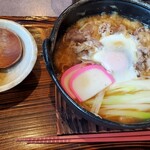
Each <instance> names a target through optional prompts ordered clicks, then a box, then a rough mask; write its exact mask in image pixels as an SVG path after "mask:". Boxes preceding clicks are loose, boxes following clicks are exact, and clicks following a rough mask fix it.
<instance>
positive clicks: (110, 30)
mask: <svg viewBox="0 0 150 150" xmlns="http://www.w3.org/2000/svg"><path fill="white" fill-rule="evenodd" d="M117 36H118V37H121V38H123V39H125V38H129V37H131V39H133V40H134V41H135V45H136V50H137V51H136V52H134V53H133V52H132V49H131V50H130V49H129V50H128V51H129V52H128V51H127V52H125V53H126V54H127V55H129V54H131V55H132V54H133V55H134V56H136V58H137V59H135V60H133V62H136V63H135V64H134V65H133V69H134V70H135V71H136V73H137V79H138V80H147V81H149V77H150V30H149V28H148V27H147V26H144V25H143V24H142V23H140V22H138V21H137V20H130V19H127V18H124V17H122V16H119V15H118V14H117V13H114V14H111V15H108V14H105V13H103V14H102V15H96V16H91V17H86V18H83V19H80V20H79V21H77V22H76V23H75V24H74V25H72V26H71V27H70V28H68V30H67V31H66V33H65V34H64V36H63V38H62V39H61V40H60V42H59V43H57V46H56V50H55V54H54V64H55V68H56V70H57V73H58V74H59V75H60V77H61V76H62V74H63V73H64V72H65V71H66V70H67V69H68V68H70V67H72V66H74V65H76V64H79V63H87V62H92V63H95V64H100V65H102V64H103V63H101V62H97V61H93V58H92V57H93V54H95V51H96V50H97V49H98V50H97V51H99V49H101V47H102V48H103V47H104V45H103V44H102V43H101V42H100V40H101V39H105V38H106V37H111V38H112V37H113V38H117ZM124 37H125V38H124ZM118 39H119V38H118ZM127 43H128V41H127ZM108 44H109V43H108ZM108 44H106V45H108ZM115 45H117V46H120V42H116V43H115ZM127 46H128V44H127ZM131 48H132V46H131ZM133 50H134V49H133ZM129 60H131V58H130V59H129ZM131 61H132V60H131ZM106 70H107V68H106ZM119 78H120V77H119ZM149 89H150V88H149ZM107 90H108V92H107ZM142 91H144V89H143V90H142ZM149 92H150V91H149ZM110 93H111V92H109V88H108V89H106V93H105V95H104V100H103V101H106V100H105V99H107V97H108V98H109V97H111V96H112V95H114V96H115V95H124V91H119V92H118V93H117V92H116V93H115V94H114V93H113V92H112V93H111V94H110ZM125 93H126V92H125ZM127 94H130V95H132V94H135V91H134V92H133V91H128V92H127ZM93 99H94V97H92V98H91V99H89V100H87V101H84V102H79V101H78V100H77V99H74V100H75V101H77V103H79V104H80V105H81V106H82V107H84V108H86V109H87V110H88V111H91V109H92V105H93V103H94V102H93ZM146 104H147V105H145V104H144V105H143V108H147V107H149V109H143V110H139V109H137V108H135V109H134V108H127V110H128V111H130V112H132V111H133V114H135V116H131V117H130V116H128V115H127V114H121V115H119V114H118V115H110V114H109V113H104V111H103V108H105V107H106V105H105V103H102V106H101V108H100V109H99V111H98V112H97V114H96V115H99V116H100V117H102V118H105V119H108V120H112V121H115V122H121V123H137V122H141V121H144V120H149V118H150V101H148V102H147V103H146ZM107 106H108V105H107ZM112 110H114V109H112ZM124 110H126V108H123V109H122V112H124ZM107 111H108V112H109V110H107ZM107 111H106V110H105V112H107ZM137 111H138V113H139V112H141V113H143V112H144V113H146V114H145V115H147V116H149V117H145V118H144V119H143V118H142V117H140V118H138V117H136V116H137V114H138V113H137ZM114 112H115V111H114ZM119 112H121V111H120V109H119Z"/></svg>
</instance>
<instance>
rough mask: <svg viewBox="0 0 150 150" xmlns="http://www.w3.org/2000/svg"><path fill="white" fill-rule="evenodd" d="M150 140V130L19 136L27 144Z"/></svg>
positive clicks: (19, 140)
mask: <svg viewBox="0 0 150 150" xmlns="http://www.w3.org/2000/svg"><path fill="white" fill-rule="evenodd" d="M129 141H150V131H133V132H119V133H98V134H81V135H65V136H49V137H29V138H19V139H17V142H26V143H27V144H51V143H91V142H93V143H94V142H129Z"/></svg>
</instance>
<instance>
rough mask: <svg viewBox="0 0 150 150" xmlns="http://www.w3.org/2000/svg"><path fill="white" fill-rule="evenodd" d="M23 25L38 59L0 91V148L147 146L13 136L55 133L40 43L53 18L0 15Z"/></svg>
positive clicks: (138, 149)
mask: <svg viewBox="0 0 150 150" xmlns="http://www.w3.org/2000/svg"><path fill="white" fill-rule="evenodd" d="M0 18H3V19H10V20H13V21H16V22H18V23H19V24H21V25H23V26H24V27H26V28H27V29H28V30H29V31H30V32H31V34H32V35H33V37H34V38H35V40H36V42H37V45H38V59H37V62H36V64H35V67H34V69H33V70H32V72H31V73H30V74H29V76H28V77H27V78H26V79H25V80H24V81H23V82H22V83H20V84H19V85H18V86H16V87H15V88H13V89H11V90H9V91H6V92H3V93H0V150H30V149H31V150H47V149H50V150H68V149H69V150H70V149H73V150H75V149H84V150H95V149H116V150H119V149H120V148H121V149H122V150H123V149H124V150H129V149H135V150H143V149H150V142H138V143H137V142H126V143H124V142H122V143H98V144H95V143H91V144H88V143H86V144H80V143H76V144H71V143H68V144H40V145H38V144H31V145H29V144H26V143H19V142H16V139H17V138H23V137H35V136H49V135H56V133H57V129H56V115H55V91H54V90H55V88H54V83H53V82H52V80H51V78H50V76H49V74H48V72H47V70H46V67H45V63H44V60H43V55H42V43H43V40H44V39H45V38H46V37H48V36H49V34H50V31H51V29H52V27H53V24H54V21H55V20H56V18H51V17H7V16H6V17H0Z"/></svg>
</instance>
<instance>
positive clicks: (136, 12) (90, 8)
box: [43, 0, 150, 129]
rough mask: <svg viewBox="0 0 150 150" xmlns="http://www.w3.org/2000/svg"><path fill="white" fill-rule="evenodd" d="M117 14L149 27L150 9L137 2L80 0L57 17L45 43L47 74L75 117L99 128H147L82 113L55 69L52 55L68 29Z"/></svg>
mask: <svg viewBox="0 0 150 150" xmlns="http://www.w3.org/2000/svg"><path fill="white" fill-rule="evenodd" d="M114 11H115V12H118V14H119V15H122V16H124V17H127V18H131V19H137V20H139V21H140V22H142V23H144V24H147V25H150V7H149V5H145V4H144V3H142V2H134V1H129V0H81V1H79V2H77V3H75V4H73V5H71V6H69V7H68V8H67V9H66V10H65V11H64V12H63V13H62V14H61V15H60V16H59V17H58V19H57V21H56V22H55V25H54V28H53V30H52V32H51V35H50V37H49V38H48V39H45V41H44V43H43V53H44V59H45V62H46V66H47V70H48V72H49V74H50V75H51V77H52V79H53V81H54V82H55V84H56V86H57V88H58V89H59V91H60V92H61V94H62V96H63V97H64V100H66V102H67V103H68V104H69V106H70V107H72V108H73V109H74V110H75V111H76V113H78V114H79V115H82V116H83V117H84V118H85V119H87V120H91V121H92V122H94V123H96V124H98V125H105V126H108V127H109V128H117V129H121V128H128V129H135V128H147V127H149V126H150V122H143V123H138V124H119V123H115V122H112V121H109V120H105V119H101V118H100V117H98V116H96V115H94V114H92V113H90V112H88V111H87V110H85V109H83V108H82V107H80V106H79V105H78V104H77V103H76V102H75V101H74V100H72V99H71V98H70V97H69V96H68V95H67V93H66V92H65V91H64V90H63V88H62V87H61V85H60V83H59V81H58V79H57V76H56V72H55V69H54V64H53V54H54V51H55V46H56V43H57V41H59V39H60V38H61V37H62V36H63V34H64V33H65V31H66V29H67V28H68V27H70V26H71V25H72V24H74V23H75V22H76V21H77V20H79V19H81V18H83V17H86V16H91V15H96V14H101V13H102V12H106V13H112V12H114Z"/></svg>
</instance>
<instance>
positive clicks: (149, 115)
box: [102, 110, 150, 120]
mask: <svg viewBox="0 0 150 150" xmlns="http://www.w3.org/2000/svg"><path fill="white" fill-rule="evenodd" d="M102 114H103V115H107V116H108V115H109V116H125V117H135V118H139V119H144V120H147V119H150V112H141V111H132V110H106V111H103V113H102Z"/></svg>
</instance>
